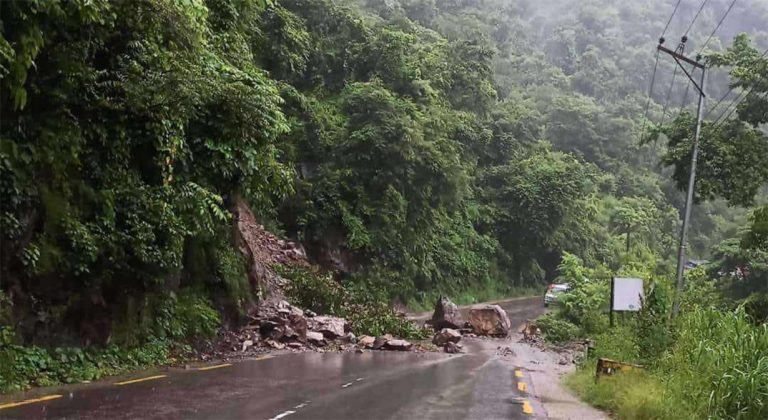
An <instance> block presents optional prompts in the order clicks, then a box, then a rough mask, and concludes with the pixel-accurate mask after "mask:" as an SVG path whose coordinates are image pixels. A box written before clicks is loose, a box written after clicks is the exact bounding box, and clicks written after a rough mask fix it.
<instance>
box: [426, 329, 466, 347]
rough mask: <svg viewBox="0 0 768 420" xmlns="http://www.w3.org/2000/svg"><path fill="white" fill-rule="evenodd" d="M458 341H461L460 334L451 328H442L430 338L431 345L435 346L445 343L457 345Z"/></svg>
mask: <svg viewBox="0 0 768 420" xmlns="http://www.w3.org/2000/svg"><path fill="white" fill-rule="evenodd" d="M459 341H461V334H460V333H459V332H458V331H456V330H454V329H451V328H443V329H442V330H440V331H438V332H437V333H435V336H434V337H432V344H434V345H436V346H442V345H444V344H445V343H447V342H453V343H458V342H459Z"/></svg>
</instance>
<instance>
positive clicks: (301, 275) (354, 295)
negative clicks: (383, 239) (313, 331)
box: [280, 267, 424, 338]
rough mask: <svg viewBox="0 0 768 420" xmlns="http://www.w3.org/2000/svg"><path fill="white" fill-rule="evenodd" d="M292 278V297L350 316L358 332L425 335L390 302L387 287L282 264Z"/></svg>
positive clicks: (314, 307)
mask: <svg viewBox="0 0 768 420" xmlns="http://www.w3.org/2000/svg"><path fill="white" fill-rule="evenodd" d="M280 271H281V274H282V275H283V276H285V277H286V278H288V279H290V280H291V284H290V287H289V289H288V290H287V295H288V298H289V299H290V301H291V302H292V303H293V304H295V305H298V306H300V307H303V308H308V309H311V310H313V311H316V312H318V313H321V314H327V315H334V316H340V317H343V318H346V319H347V321H349V323H350V325H351V326H352V332H353V333H355V334H356V335H363V334H367V335H373V336H378V335H382V334H385V333H389V334H393V335H395V336H398V337H403V338H424V333H423V331H422V330H420V329H419V328H418V327H417V326H416V324H414V323H413V322H411V321H409V320H408V319H406V318H403V317H401V316H400V315H399V314H398V313H396V312H395V311H394V310H393V309H392V308H391V307H390V306H389V305H388V304H387V300H386V297H387V291H386V290H375V289H371V287H370V286H368V287H365V286H363V287H361V286H360V285H357V286H355V285H348V286H342V285H341V284H339V283H338V282H337V281H336V280H334V279H333V277H332V276H331V275H330V274H323V273H317V272H314V271H310V270H306V269H300V268H288V267H282V268H281V269H280ZM374 287H375V286H374Z"/></svg>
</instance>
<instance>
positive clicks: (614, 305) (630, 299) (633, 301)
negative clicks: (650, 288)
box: [610, 277, 645, 327]
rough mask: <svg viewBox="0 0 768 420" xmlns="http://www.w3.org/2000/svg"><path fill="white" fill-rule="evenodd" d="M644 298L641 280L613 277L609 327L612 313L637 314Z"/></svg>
mask: <svg viewBox="0 0 768 420" xmlns="http://www.w3.org/2000/svg"><path fill="white" fill-rule="evenodd" d="M644 298H645V294H644V290H643V279H638V278H631V277H613V278H612V279H611V311H610V318H611V327H613V313H614V312H638V311H640V308H641V307H642V306H643V299H644Z"/></svg>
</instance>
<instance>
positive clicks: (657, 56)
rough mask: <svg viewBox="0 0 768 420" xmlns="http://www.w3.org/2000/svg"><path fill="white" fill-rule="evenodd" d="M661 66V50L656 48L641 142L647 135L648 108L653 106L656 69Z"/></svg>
mask: <svg viewBox="0 0 768 420" xmlns="http://www.w3.org/2000/svg"><path fill="white" fill-rule="evenodd" d="M658 68H659V50H658V49H657V50H656V59H655V60H654V63H653V73H651V87H649V88H648V100H647V101H646V102H645V114H644V116H643V127H642V128H641V129H640V138H639V139H638V140H639V141H640V142H642V141H643V137H645V126H646V123H647V122H648V110H649V109H650V106H651V98H652V97H653V86H654V84H655V83H656V71H657V70H658Z"/></svg>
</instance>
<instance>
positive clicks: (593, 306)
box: [557, 253, 610, 334]
mask: <svg viewBox="0 0 768 420" xmlns="http://www.w3.org/2000/svg"><path fill="white" fill-rule="evenodd" d="M558 271H559V272H560V276H559V277H558V281H560V282H563V283H568V284H570V289H569V290H568V292H566V293H563V294H561V295H560V296H559V297H558V299H557V306H558V312H559V314H558V315H559V316H560V317H562V318H563V319H565V320H566V321H569V322H571V323H573V324H575V325H577V326H578V327H579V328H581V330H582V331H583V333H585V334H592V333H595V332H599V331H603V330H605V329H606V327H607V321H608V317H607V316H606V315H605V314H606V312H607V309H608V298H609V297H610V284H609V280H608V279H605V278H602V279H601V278H592V279H590V278H588V277H587V276H589V275H590V274H592V273H590V271H589V270H587V269H586V268H585V267H583V266H582V262H581V260H580V259H579V258H578V257H576V256H575V255H572V254H568V253H566V254H565V255H564V256H563V260H562V262H561V263H560V265H559V266H558Z"/></svg>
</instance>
